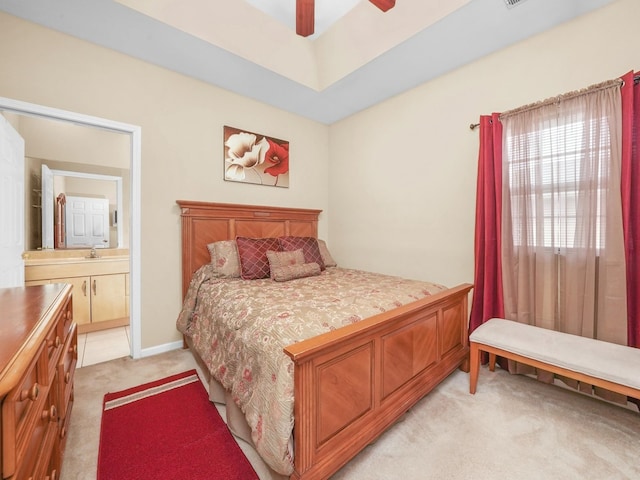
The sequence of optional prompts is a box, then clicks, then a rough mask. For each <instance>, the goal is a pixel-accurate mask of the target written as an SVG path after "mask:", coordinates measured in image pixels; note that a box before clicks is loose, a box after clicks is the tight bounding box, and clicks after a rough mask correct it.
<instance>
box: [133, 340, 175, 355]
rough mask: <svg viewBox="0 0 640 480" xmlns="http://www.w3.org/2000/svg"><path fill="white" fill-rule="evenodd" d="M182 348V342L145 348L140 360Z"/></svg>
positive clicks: (141, 352)
mask: <svg viewBox="0 0 640 480" xmlns="http://www.w3.org/2000/svg"><path fill="white" fill-rule="evenodd" d="M179 348H182V340H178V341H177V342H171V343H165V344H164V345H156V346H155V347H149V348H143V349H142V350H141V351H140V358H145V357H151V356H153V355H158V354H160V353H166V352H170V351H171V350H178V349H179Z"/></svg>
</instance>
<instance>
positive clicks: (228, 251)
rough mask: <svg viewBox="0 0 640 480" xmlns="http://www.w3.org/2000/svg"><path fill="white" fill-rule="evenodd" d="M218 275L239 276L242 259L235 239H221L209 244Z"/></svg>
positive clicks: (208, 247)
mask: <svg viewBox="0 0 640 480" xmlns="http://www.w3.org/2000/svg"><path fill="white" fill-rule="evenodd" d="M207 249H208V250H209V254H210V255H211V264H212V265H213V267H214V272H215V275H216V276H217V277H224V278H239V277H240V259H239V257H238V246H237V244H236V241H235V240H221V241H219V242H213V243H210V244H209V245H207Z"/></svg>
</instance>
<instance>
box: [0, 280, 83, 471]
mask: <svg viewBox="0 0 640 480" xmlns="http://www.w3.org/2000/svg"><path fill="white" fill-rule="evenodd" d="M71 288H72V287H71V285H69V284H64V283H56V284H48V285H40V286H34V287H18V288H6V289H0V345H1V348H0V404H1V405H2V411H1V415H0V431H1V434H2V435H1V437H0V474H1V475H0V478H2V479H12V480H18V479H20V480H22V479H25V480H28V479H33V480H43V479H46V480H54V479H58V478H59V476H60V467H61V464H62V455H63V453H64V448H65V440H66V433H67V428H68V425H69V418H70V414H71V407H72V405H73V376H74V372H75V368H76V362H77V358H78V347H77V328H76V324H75V323H74V321H73V305H72V296H71Z"/></svg>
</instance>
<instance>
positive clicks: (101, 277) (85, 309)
mask: <svg viewBox="0 0 640 480" xmlns="http://www.w3.org/2000/svg"><path fill="white" fill-rule="evenodd" d="M128 272H129V260H128V259H119V260H111V259H100V260H96V261H91V260H84V259H83V260H79V261H65V262H55V263H43V262H42V261H39V262H31V263H30V262H27V263H26V265H25V284H26V285H41V284H45V283H58V282H60V283H70V284H71V285H73V317H74V319H75V322H76V323H77V324H78V333H86V332H91V331H95V330H104V329H107V328H113V327H119V326H124V325H128V324H129V273H128Z"/></svg>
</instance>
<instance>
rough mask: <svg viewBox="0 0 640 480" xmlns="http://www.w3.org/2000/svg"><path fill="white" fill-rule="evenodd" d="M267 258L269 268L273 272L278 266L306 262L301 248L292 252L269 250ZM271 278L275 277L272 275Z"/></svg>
mask: <svg viewBox="0 0 640 480" xmlns="http://www.w3.org/2000/svg"><path fill="white" fill-rule="evenodd" d="M267 259H269V269H270V270H271V271H272V272H273V269H274V268H277V267H286V266H288V265H298V264H302V263H304V254H303V253H302V250H301V249H298V250H292V251H290V252H273V251H271V250H269V251H267ZM271 278H273V276H271Z"/></svg>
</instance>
